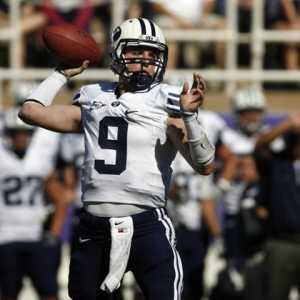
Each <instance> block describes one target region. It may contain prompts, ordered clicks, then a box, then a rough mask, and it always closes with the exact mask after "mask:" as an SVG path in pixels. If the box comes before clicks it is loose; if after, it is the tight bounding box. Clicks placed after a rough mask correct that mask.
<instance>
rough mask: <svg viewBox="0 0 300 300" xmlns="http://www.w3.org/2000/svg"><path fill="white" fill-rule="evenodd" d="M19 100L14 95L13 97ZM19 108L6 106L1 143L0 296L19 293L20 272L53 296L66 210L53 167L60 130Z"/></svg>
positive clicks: (50, 299)
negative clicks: (34, 121) (31, 119)
mask: <svg viewBox="0 0 300 300" xmlns="http://www.w3.org/2000/svg"><path fill="white" fill-rule="evenodd" d="M18 95H19V96H20V93H18ZM26 97H27V95H26ZM19 100H20V99H16V98H14V101H15V102H16V103H17V102H18V101H19ZM23 100H24V98H23ZM19 109H20V108H19V107H12V108H10V109H8V110H7V111H5V113H4V124H3V128H4V133H3V139H1V143H0V152H1V161H0V166H1V174H0V190H1V193H0V206H1V209H0V223H1V225H0V285H1V292H2V296H3V298H2V299H3V300H6V299H17V296H18V294H19V292H20V290H21V288H22V280H23V277H24V276H28V277H29V278H30V279H31V281H32V283H33V286H34V287H35V288H36V290H37V293H38V294H39V296H40V297H41V299H45V300H46V299H48V300H55V299H58V282H57V272H58V267H59V264H60V252H61V247H60V234H61V230H62V227H63V225H64V220H65V213H66V209H65V208H66V207H65V205H64V198H63V197H64V196H63V195H64V194H63V189H62V187H61V185H60V183H59V182H58V180H57V179H56V177H55V171H54V167H55V161H56V155H57V150H58V141H59V139H58V138H59V134H57V133H52V132H49V131H46V130H44V129H35V128H34V127H33V126H29V125H27V124H25V123H23V122H21V120H20V119H18V111H19ZM44 192H47V195H48V197H49V198H50V199H51V200H52V201H53V203H54V212H53V214H50V212H49V211H48V210H47V207H46V205H45V203H44V202H45V197H44Z"/></svg>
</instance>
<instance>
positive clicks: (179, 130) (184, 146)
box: [167, 114, 215, 175]
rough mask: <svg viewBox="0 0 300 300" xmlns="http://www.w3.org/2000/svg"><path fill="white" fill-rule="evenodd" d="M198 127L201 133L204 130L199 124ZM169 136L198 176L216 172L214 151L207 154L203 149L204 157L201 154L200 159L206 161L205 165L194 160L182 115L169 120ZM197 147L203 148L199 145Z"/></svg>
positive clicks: (174, 115) (173, 116) (175, 115)
mask: <svg viewBox="0 0 300 300" xmlns="http://www.w3.org/2000/svg"><path fill="white" fill-rule="evenodd" d="M197 126H198V128H199V131H201V130H202V129H201V128H200V125H199V124H198V123H197ZM203 133H204V132H203ZM204 134H205V133H204ZM167 135H168V137H169V138H170V140H171V141H172V142H173V144H174V145H175V146H176V148H177V149H178V150H179V152H180V153H181V155H182V156H183V157H184V158H185V160H186V161H187V162H188V163H189V164H190V165H191V167H192V168H193V169H194V170H195V171H196V172H197V173H198V174H201V175H209V174H211V173H212V172H213V171H214V169H215V161H214V150H213V152H212V153H206V151H205V150H204V149H202V148H201V149H202V150H204V151H205V152H203V153H201V154H202V155H201V154H200V156H201V157H200V158H204V160H205V161H204V162H203V163H197V162H195V159H193V158H192V154H191V148H190V145H189V140H188V135H187V130H186V127H185V124H184V122H183V120H182V118H181V116H180V115H178V114H173V115H172V116H170V117H169V118H168V119H167ZM200 144H201V143H200ZM196 147H201V146H200V145H199V146H196ZM200 151H201V150H200ZM207 154H208V155H209V157H210V159H207V160H206V159H205V158H206V157H207Z"/></svg>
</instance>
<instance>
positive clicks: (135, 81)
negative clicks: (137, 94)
mask: <svg viewBox="0 0 300 300" xmlns="http://www.w3.org/2000/svg"><path fill="white" fill-rule="evenodd" d="M128 83H129V84H130V85H131V86H133V87H134V88H135V89H137V90H146V89H149V88H150V87H151V84H152V78H151V76H145V75H142V74H140V73H132V76H131V77H130V79H129V81H128Z"/></svg>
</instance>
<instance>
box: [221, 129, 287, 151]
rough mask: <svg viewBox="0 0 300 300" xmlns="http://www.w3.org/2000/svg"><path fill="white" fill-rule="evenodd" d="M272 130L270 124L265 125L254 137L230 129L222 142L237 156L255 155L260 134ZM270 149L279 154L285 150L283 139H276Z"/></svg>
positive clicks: (225, 133) (225, 132)
mask: <svg viewBox="0 0 300 300" xmlns="http://www.w3.org/2000/svg"><path fill="white" fill-rule="evenodd" d="M269 129H270V126H269V125H268V124H265V125H264V126H262V127H261V129H260V130H259V131H258V132H257V133H255V134H253V135H252V136H250V137H249V136H247V135H245V134H244V133H243V132H242V131H240V130H238V129H236V130H233V129H230V130H226V131H224V134H223V138H222V140H223V141H224V144H225V145H227V147H228V148H229V149H230V150H231V151H232V153H233V154H235V155H244V154H249V153H253V152H254V150H255V143H256V140H257V138H258V137H259V134H261V133H264V132H266V131H268V130H269ZM270 147H271V149H272V150H273V151H275V152H278V151H280V150H282V149H283V148H284V142H283V139H282V138H281V137H278V138H277V139H275V140H274V141H273V142H272V143H271V144H270Z"/></svg>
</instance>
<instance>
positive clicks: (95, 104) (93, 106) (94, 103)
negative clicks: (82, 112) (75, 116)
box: [90, 101, 106, 111]
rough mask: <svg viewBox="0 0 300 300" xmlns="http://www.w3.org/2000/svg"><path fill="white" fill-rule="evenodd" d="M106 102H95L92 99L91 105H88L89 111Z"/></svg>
mask: <svg viewBox="0 0 300 300" xmlns="http://www.w3.org/2000/svg"><path fill="white" fill-rule="evenodd" d="M105 105H106V104H104V103H102V102H97V101H94V102H93V103H92V104H91V106H90V111H91V110H93V109H97V108H100V107H102V106H105Z"/></svg>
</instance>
